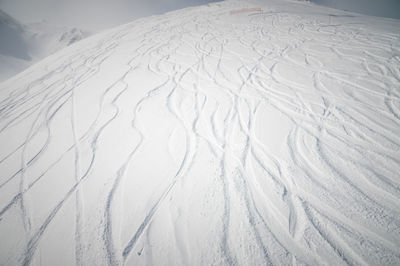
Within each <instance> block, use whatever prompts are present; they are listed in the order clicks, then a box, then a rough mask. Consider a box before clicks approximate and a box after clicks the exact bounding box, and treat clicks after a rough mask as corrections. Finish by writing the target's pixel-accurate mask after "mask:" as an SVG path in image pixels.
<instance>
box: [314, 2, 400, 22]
mask: <svg viewBox="0 0 400 266" xmlns="http://www.w3.org/2000/svg"><path fill="white" fill-rule="evenodd" d="M311 2H314V3H316V4H321V5H325V6H330V7H334V8H338V9H343V10H348V11H352V12H356V13H361V14H366V15H371V16H380V17H388V18H397V19H400V0H311Z"/></svg>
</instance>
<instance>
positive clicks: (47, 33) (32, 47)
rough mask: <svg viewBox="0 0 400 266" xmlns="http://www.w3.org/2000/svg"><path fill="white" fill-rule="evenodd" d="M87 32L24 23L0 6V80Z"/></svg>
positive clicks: (79, 38)
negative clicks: (0, 8)
mask: <svg viewBox="0 0 400 266" xmlns="http://www.w3.org/2000/svg"><path fill="white" fill-rule="evenodd" d="M88 34H89V33H88V32H83V31H81V30H78V29H69V28H66V27H59V26H50V25H46V24H45V23H35V24H32V25H23V24H21V23H20V22H18V21H17V20H16V19H14V18H12V17H11V16H9V15H8V14H7V13H5V12H3V11H2V10H0V37H1V40H0V82H1V81H3V80H5V79H7V78H9V77H11V76H13V75H15V74H17V73H18V72H20V71H22V70H23V69H25V68H27V67H28V66H30V65H32V64H33V63H35V62H37V61H38V60H40V59H42V58H43V57H46V56H47V55H50V54H52V53H54V52H56V51H57V50H60V49H62V48H64V47H66V46H68V45H70V44H72V43H74V42H76V41H78V40H81V39H83V38H85V37H86V36H87V35H88Z"/></svg>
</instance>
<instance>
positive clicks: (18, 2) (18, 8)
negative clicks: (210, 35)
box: [0, 0, 400, 30]
mask: <svg viewBox="0 0 400 266" xmlns="http://www.w3.org/2000/svg"><path fill="white" fill-rule="evenodd" d="M216 1H218V0H0V9H3V10H4V11H6V12H7V13H9V14H10V15H11V16H13V17H15V18H17V19H18V20H20V21H21V22H24V23H29V22H38V21H43V20H46V21H48V22H50V23H52V24H60V25H66V26H73V27H79V28H82V29H91V30H100V29H104V28H109V27H112V26H116V25H120V24H122V23H127V22H130V21H132V20H134V19H136V18H139V17H145V16H149V15H153V14H160V13H163V12H166V11H171V10H175V9H179V8H184V7H188V6H193V5H201V4H206V3H209V2H216ZM311 1H312V2H314V3H317V4H322V5H327V6H331V7H335V8H339V9H345V10H349V11H354V12H359V13H364V14H369V15H375V16H384V17H392V18H400V0H311Z"/></svg>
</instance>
